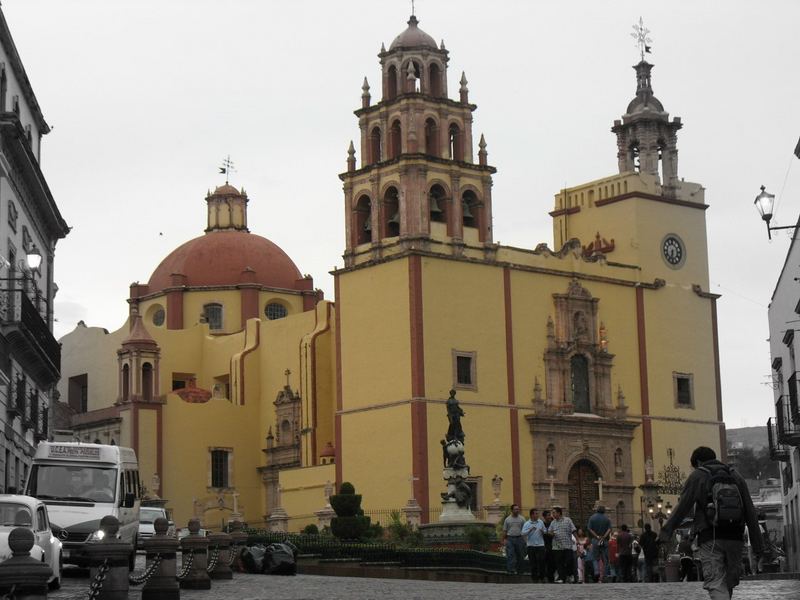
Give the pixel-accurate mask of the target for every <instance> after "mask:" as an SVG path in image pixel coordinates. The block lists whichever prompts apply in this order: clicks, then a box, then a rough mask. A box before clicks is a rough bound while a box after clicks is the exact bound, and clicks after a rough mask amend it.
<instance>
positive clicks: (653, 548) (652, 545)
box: [639, 523, 658, 583]
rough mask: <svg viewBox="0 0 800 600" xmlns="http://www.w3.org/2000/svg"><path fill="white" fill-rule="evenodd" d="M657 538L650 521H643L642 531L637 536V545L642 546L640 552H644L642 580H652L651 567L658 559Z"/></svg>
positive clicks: (650, 581)
mask: <svg viewBox="0 0 800 600" xmlns="http://www.w3.org/2000/svg"><path fill="white" fill-rule="evenodd" d="M657 539H658V537H657V536H656V532H655V531H653V528H652V527H651V526H650V523H645V525H644V533H642V535H641V537H640V538H639V545H640V546H641V547H642V552H644V580H645V581H647V582H649V583H652V582H653V581H654V579H653V567H654V566H655V564H656V561H657V560H658V545H657V544H656V540H657Z"/></svg>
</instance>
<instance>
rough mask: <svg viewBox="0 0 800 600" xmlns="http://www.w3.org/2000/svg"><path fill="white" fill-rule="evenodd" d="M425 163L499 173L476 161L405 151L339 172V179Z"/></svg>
mask: <svg viewBox="0 0 800 600" xmlns="http://www.w3.org/2000/svg"><path fill="white" fill-rule="evenodd" d="M425 163H435V164H439V165H446V166H449V167H452V166H457V167H459V168H462V169H465V170H467V171H474V172H476V173H477V174H479V175H493V174H495V173H497V169H496V168H495V167H491V166H489V165H476V164H475V163H468V162H464V161H461V160H451V159H449V158H439V157H438V156H431V155H430V154H425V153H423V152H414V153H403V154H401V155H400V156H398V157H397V158H393V159H391V160H384V161H382V162H378V163H373V164H371V165H367V166H365V167H361V168H360V169H356V170H355V171H345V172H344V173H339V179H340V180H342V181H347V180H352V179H354V178H356V177H358V176H361V175H366V174H369V173H373V172H374V173H376V174H377V173H378V171H380V170H381V169H383V168H386V167H390V166H394V165H400V168H403V167H410V166H425Z"/></svg>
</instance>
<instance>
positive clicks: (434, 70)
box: [428, 63, 442, 98]
mask: <svg viewBox="0 0 800 600" xmlns="http://www.w3.org/2000/svg"><path fill="white" fill-rule="evenodd" d="M428 73H429V74H430V75H429V79H428V84H429V90H428V93H429V94H430V95H431V96H433V97H434V98H439V97H440V96H441V95H442V75H441V71H440V70H439V65H437V64H436V63H431V66H430V67H428Z"/></svg>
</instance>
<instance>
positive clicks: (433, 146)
mask: <svg viewBox="0 0 800 600" xmlns="http://www.w3.org/2000/svg"><path fill="white" fill-rule="evenodd" d="M425 154H430V155H431V156H439V128H438V127H437V126H436V121H434V120H433V119H431V118H428V119H426V120H425Z"/></svg>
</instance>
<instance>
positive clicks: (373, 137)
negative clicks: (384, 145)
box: [369, 125, 381, 163]
mask: <svg viewBox="0 0 800 600" xmlns="http://www.w3.org/2000/svg"><path fill="white" fill-rule="evenodd" d="M369 158H370V163H378V162H381V128H380V127H378V126H377V125H376V126H375V127H373V128H372V133H370V135H369Z"/></svg>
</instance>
